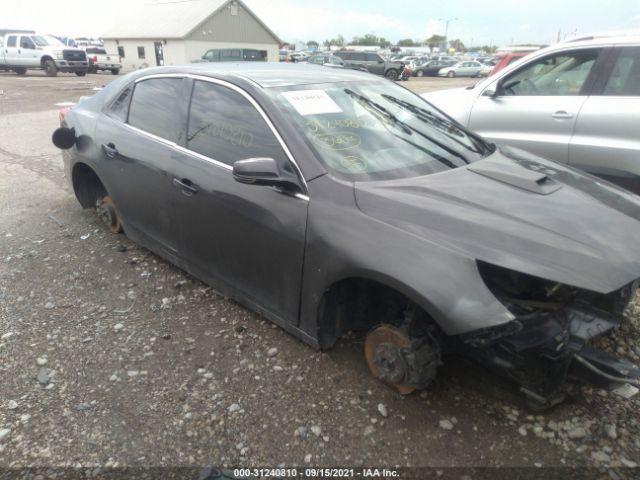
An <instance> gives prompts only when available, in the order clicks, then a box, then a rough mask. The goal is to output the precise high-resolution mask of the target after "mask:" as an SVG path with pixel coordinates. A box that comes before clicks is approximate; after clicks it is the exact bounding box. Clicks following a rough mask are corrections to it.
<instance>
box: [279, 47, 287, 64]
mask: <svg viewBox="0 0 640 480" xmlns="http://www.w3.org/2000/svg"><path fill="white" fill-rule="evenodd" d="M288 56H289V50H280V51H279V52H278V60H279V61H280V62H285V61H286V60H287V57H288Z"/></svg>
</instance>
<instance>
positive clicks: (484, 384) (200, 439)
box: [0, 73, 640, 478]
mask: <svg viewBox="0 0 640 480" xmlns="http://www.w3.org/2000/svg"><path fill="white" fill-rule="evenodd" d="M114 78H116V77H113V76H112V75H111V74H98V75H89V76H87V77H84V78H82V79H80V78H77V77H75V76H70V75H60V76H59V77H57V78H47V77H44V76H43V75H41V74H39V73H30V74H28V75H27V76H25V77H17V76H16V75H12V74H0V91H1V93H0V132H2V133H1V134H0V467H14V468H16V467H20V466H32V465H42V466H85V467H96V466H115V465H119V466H137V465H154V466H182V465H193V466H198V465H204V464H216V465H222V464H225V465H233V466H252V467H256V466H276V465H288V466H290V465H321V466H338V465H345V466H346V465H352V466H361V465H365V466H368V465H378V466H384V465H387V466H432V467H452V466H514V467H548V466H560V467H561V466H594V465H597V466H604V465H609V466H618V467H622V466H634V465H635V462H638V463H640V437H638V435H637V429H638V419H639V416H638V407H639V406H640V403H639V402H638V400H623V399H621V398H618V397H615V396H613V395H610V394H606V393H602V392H595V391H590V390H586V389H582V390H580V389H572V390H570V392H569V393H570V400H569V401H568V402H566V403H565V404H563V405H561V406H560V407H558V408H557V409H555V410H554V411H552V412H550V413H547V414H545V415H537V416H534V415H532V414H530V413H528V412H527V411H525V410H524V409H522V408H521V405H519V404H517V403H514V402H513V401H511V400H505V399H504V398H505V397H504V393H505V392H503V391H502V390H500V389H497V388H494V387H493V385H494V383H495V382H493V379H492V378H491V377H486V376H483V375H482V374H479V373H478V372H477V371H475V370H470V369H468V368H467V366H465V365H464V364H457V363H455V362H454V363H453V364H452V365H450V366H449V367H447V368H445V369H444V370H443V371H442V375H441V376H440V379H439V380H438V382H437V384H436V385H434V386H433V388H431V389H430V390H429V391H426V392H422V393H416V394H412V395H409V396H407V397H401V396H399V395H397V394H395V393H394V392H392V391H391V390H389V389H387V388H386V387H384V386H382V385H380V384H379V383H377V382H376V381H375V380H373V379H372V378H371V377H370V376H369V373H368V371H367V368H366V366H365V363H364V360H363V358H362V353H361V352H362V341H361V340H360V339H357V338H347V339H345V340H343V341H342V342H341V343H340V344H339V346H338V347H337V348H336V349H335V350H333V351H330V352H327V353H319V352H315V351H313V350H312V349H310V348H309V347H307V346H306V345H304V344H302V343H300V342H299V341H297V340H296V339H294V338H293V337H291V336H290V335H288V334H287V333H285V332H284V331H282V330H280V329H278V328H275V327H274V326H273V325H271V324H270V323H269V322H267V321H265V320H264V319H262V318H260V317H259V316H257V315H255V314H253V313H252V312H250V311H247V310H246V309H244V308H242V307H240V306H238V305H237V304H236V303H234V302H232V301H229V300H227V299H225V298H222V297H220V296H218V295H216V294H215V293H214V292H212V291H211V290H210V289H209V288H207V286H206V285H204V284H202V283H200V282H199V281H197V280H194V279H192V278H190V277H189V276H187V275H186V274H184V273H183V272H181V271H180V270H178V269H177V268H175V267H173V266H172V265H169V264H167V263H166V262H164V261H162V260H160V259H159V258H157V257H156V256H154V255H153V254H151V253H149V252H148V251H145V250H144V249H142V248H140V247H137V246H136V245H135V244H133V243H131V242H130V241H129V240H127V238H126V237H124V236H122V235H120V236H113V235H111V234H109V233H107V231H106V229H105V228H103V226H102V225H101V224H100V223H99V221H98V219H97V218H96V216H95V214H94V213H93V212H91V211H83V210H81V209H80V207H79V205H78V203H77V202H76V200H75V198H74V196H73V194H72V192H71V191H70V190H69V189H68V187H67V186H66V181H65V179H64V178H63V171H62V162H61V159H60V154H59V152H58V151H57V150H56V149H55V147H53V145H51V143H50V135H51V132H52V131H53V129H54V128H55V127H56V124H57V110H58V109H59V108H60V107H61V106H63V105H65V102H73V101H76V100H77V99H78V98H79V97H80V96H82V95H90V94H91V93H92V91H93V90H92V89H93V88H95V87H99V86H101V85H103V84H106V83H108V82H109V81H112V80H113V79H114ZM470 83H472V81H470V80H462V79H453V80H451V79H438V78H433V79H431V78H430V79H411V80H410V81H409V82H408V83H407V84H405V85H406V86H408V87H409V88H412V89H415V90H416V91H420V92H423V91H429V90H433V89H439V88H447V87H453V86H461V85H468V84H470ZM634 308H635V309H634ZM634 308H632V309H631V311H630V313H629V318H628V322H627V326H626V327H625V331H624V332H623V334H622V335H619V336H618V337H617V341H618V342H619V343H617V344H614V343H611V348H613V349H616V348H620V349H621V352H622V353H624V354H625V355H627V356H628V357H629V358H631V359H635V360H638V355H639V354H640V349H639V348H638V346H637V345H638V343H637V341H636V339H637V338H638V328H639V324H640V320H639V318H640V308H636V307H634ZM618 474H620V472H618ZM469 478H470V477H469Z"/></svg>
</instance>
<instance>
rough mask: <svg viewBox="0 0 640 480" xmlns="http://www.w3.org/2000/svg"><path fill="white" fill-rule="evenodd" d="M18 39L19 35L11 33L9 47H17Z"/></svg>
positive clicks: (8, 39) (8, 41)
mask: <svg viewBox="0 0 640 480" xmlns="http://www.w3.org/2000/svg"><path fill="white" fill-rule="evenodd" d="M17 39H18V37H16V36H15V35H10V36H9V38H7V47H15V46H16V45H17Z"/></svg>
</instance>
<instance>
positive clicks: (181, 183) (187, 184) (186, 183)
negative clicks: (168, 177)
mask: <svg viewBox="0 0 640 480" xmlns="http://www.w3.org/2000/svg"><path fill="white" fill-rule="evenodd" d="M173 184H174V185H175V186H176V187H178V188H180V189H181V190H182V193H184V194H185V195H186V196H187V197H190V196H192V195H194V194H196V193H198V188H197V187H196V186H195V185H194V184H193V182H192V181H191V180H189V179H188V178H183V179H182V180H179V179H177V178H174V179H173Z"/></svg>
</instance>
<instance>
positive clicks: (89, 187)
mask: <svg viewBox="0 0 640 480" xmlns="http://www.w3.org/2000/svg"><path fill="white" fill-rule="evenodd" d="M71 179H72V183H73V190H74V192H75V194H76V198H77V199H78V201H79V202H80V205H82V207H83V208H94V207H95V206H96V201H97V200H98V199H99V198H101V197H103V196H105V195H106V194H107V189H106V188H105V186H104V184H103V183H102V181H101V180H100V177H98V175H97V174H96V172H94V171H93V169H92V168H91V167H89V166H88V165H87V164H85V163H76V164H75V165H74V167H73V171H72V173H71Z"/></svg>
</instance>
